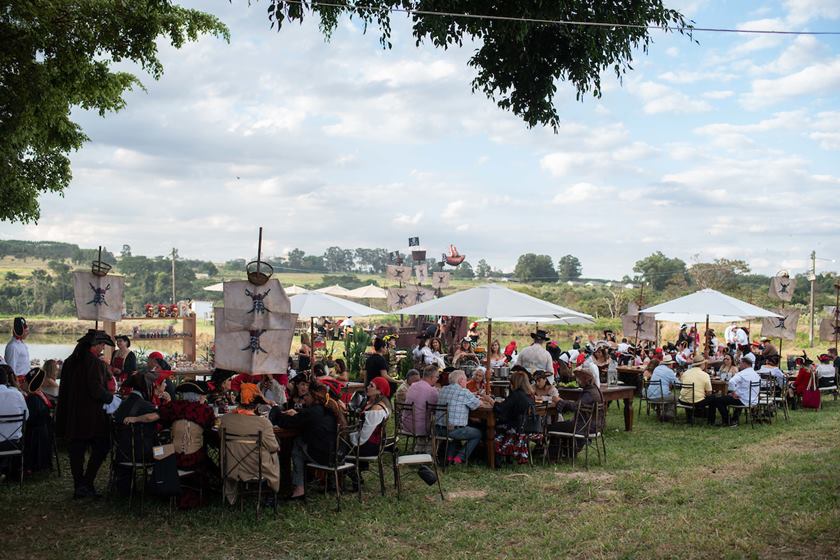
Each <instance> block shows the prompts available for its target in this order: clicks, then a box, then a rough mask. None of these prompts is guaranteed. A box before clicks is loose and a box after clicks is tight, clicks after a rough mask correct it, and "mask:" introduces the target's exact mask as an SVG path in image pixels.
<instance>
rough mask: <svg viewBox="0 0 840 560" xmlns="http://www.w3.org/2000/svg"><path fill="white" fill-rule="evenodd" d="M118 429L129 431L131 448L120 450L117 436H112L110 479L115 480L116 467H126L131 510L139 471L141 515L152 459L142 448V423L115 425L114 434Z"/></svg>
mask: <svg viewBox="0 0 840 560" xmlns="http://www.w3.org/2000/svg"><path fill="white" fill-rule="evenodd" d="M120 429H126V430H129V431H130V435H131V443H130V447H131V450H130V451H129V452H128V453H127V454H126V453H125V450H120V449H119V447H118V445H119V438H117V437H114V438H113V445H112V449H113V453H112V463H111V464H112V465H113V468H112V471H111V476H112V481H116V478H115V477H116V468H119V467H121V468H123V469H128V471H129V473H130V475H131V482H130V483H129V494H128V509H129V510H131V509H132V506H133V504H134V493H135V490H136V488H137V474H138V473H140V475H141V479H142V481H143V484H142V485H141V487H140V515H141V516H142V515H143V506H144V504H145V500H146V488H147V486H148V482H149V472H150V471H151V470H152V467H153V466H154V461H153V460H152V459H151V458H148V459H147V458H146V457H145V454H144V450H145V449H146V445H145V444H146V435H145V433H144V430H143V425H142V424H131V425H130V426H128V427H125V426H122V427H120V426H117V425H115V430H114V434H115V436H116V435H117V434H118V433H119V430H120ZM138 447H139V449H138ZM114 460H115V462H114Z"/></svg>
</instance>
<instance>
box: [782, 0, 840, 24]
mask: <svg viewBox="0 0 840 560" xmlns="http://www.w3.org/2000/svg"><path fill="white" fill-rule="evenodd" d="M785 7H786V8H787V9H788V12H789V13H788V16H787V19H788V21H789V22H790V23H791V24H793V25H801V24H804V23H808V22H809V21H811V20H812V19H817V18H825V19H838V18H840V4H838V2H837V1H836V0H785Z"/></svg>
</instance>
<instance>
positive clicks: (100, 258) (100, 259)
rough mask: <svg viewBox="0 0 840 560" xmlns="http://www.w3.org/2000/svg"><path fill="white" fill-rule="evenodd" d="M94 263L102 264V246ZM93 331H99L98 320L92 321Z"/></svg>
mask: <svg viewBox="0 0 840 560" xmlns="http://www.w3.org/2000/svg"><path fill="white" fill-rule="evenodd" d="M96 261H97V263H101V262H102V245H100V246H99V256H98V257H96ZM101 285H102V284H100V286H101ZM96 314H97V316H98V315H99V312H98V311H97V313H96ZM93 329H94V330H97V331H98V330H99V319H97V320H96V321H94V322H93ZM108 359H109V360H110V359H111V358H110V356H109V357H108Z"/></svg>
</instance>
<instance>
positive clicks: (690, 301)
mask: <svg viewBox="0 0 840 560" xmlns="http://www.w3.org/2000/svg"><path fill="white" fill-rule="evenodd" d="M641 313H690V314H692V315H698V316H700V315H702V316H703V320H704V321H705V320H706V317H709V321H711V317H712V316H713V315H717V316H718V318H723V319H724V322H725V321H731V320H733V319H731V318H732V317H741V318H742V320H743V319H745V318H746V319H755V318H758V317H781V315H778V314H776V313H773V312H772V311H767V310H766V309H762V308H760V307H758V306H755V305H753V304H751V303H747V302H745V301H741V300H740V299H737V298H734V297H732V296H728V295H726V294H722V293H720V292H718V291H716V290H712V289H709V288H707V289H705V290H700V291H699V292H694V293H693V294H689V295H687V296H683V297H680V298H677V299H673V300H671V301H666V302H665V303H660V304H659V305H654V306H652V307H648V308H647V309H642V310H641Z"/></svg>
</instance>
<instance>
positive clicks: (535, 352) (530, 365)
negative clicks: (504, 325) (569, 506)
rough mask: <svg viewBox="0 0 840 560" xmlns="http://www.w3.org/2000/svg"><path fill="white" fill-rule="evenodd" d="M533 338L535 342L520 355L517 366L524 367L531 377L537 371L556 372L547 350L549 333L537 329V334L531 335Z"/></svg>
mask: <svg viewBox="0 0 840 560" xmlns="http://www.w3.org/2000/svg"><path fill="white" fill-rule="evenodd" d="M531 338H532V339H533V340H534V342H533V343H532V344H531V345H530V346H529V347H527V348H525V349H523V350H522V352H520V353H519V358H518V359H517V361H516V364H517V365H520V366H522V367H524V368H525V369H526V370H528V373H530V374H531V375H533V374H534V373H536V372H537V371H550V372H554V362H553V361H552V359H551V354H549V353H548V350H546V349H545V343H546V342H548V333H547V332H546V331H544V330H542V329H537V332H534V333H531Z"/></svg>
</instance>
